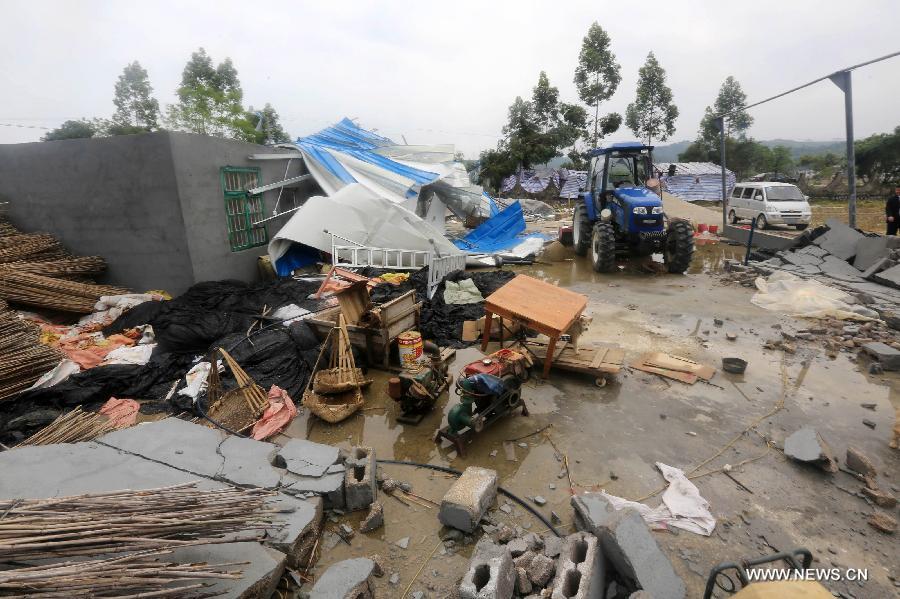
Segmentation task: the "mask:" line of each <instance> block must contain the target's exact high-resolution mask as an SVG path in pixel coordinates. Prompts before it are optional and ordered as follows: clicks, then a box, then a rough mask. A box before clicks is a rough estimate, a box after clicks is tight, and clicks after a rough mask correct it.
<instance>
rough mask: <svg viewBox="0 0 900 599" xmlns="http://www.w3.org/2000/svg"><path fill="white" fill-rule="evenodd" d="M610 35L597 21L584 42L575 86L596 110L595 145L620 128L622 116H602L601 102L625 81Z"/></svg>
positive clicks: (609, 96) (594, 119) (593, 121)
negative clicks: (612, 48)
mask: <svg viewBox="0 0 900 599" xmlns="http://www.w3.org/2000/svg"><path fill="white" fill-rule="evenodd" d="M609 45H610V39H609V34H608V33H606V31H604V30H603V28H602V27H600V25H599V24H597V22H596V21H595V22H594V23H593V24H592V25H591V26H590V28H589V29H588V32H587V35H586V36H584V39H583V40H582V42H581V52H579V54H578V66H577V67H576V68H575V87H576V88H577V89H578V97H579V98H580V99H581V101H582V102H584V103H585V104H587V105H588V106H590V107H592V108H593V109H594V118H593V119H592V120H591V123H592V125H593V129H594V134H593V136H592V137H591V139H590V141H591V144H592V147H596V146H597V143H598V142H599V140H600V139H602V138H603V137H604V136H605V135H608V134H609V133H612V132H614V131H615V130H616V129H618V128H619V125H620V124H621V122H622V117H621V116H620V115H618V114H616V113H612V114H609V115H607V116H606V117H601V116H600V104H601V103H603V102H605V101H606V100H609V99H610V98H611V97H612V95H613V94H614V93H616V89H617V88H618V87H619V82H620V81H621V80H622V75H621V73H620V71H621V66H620V65H619V63H618V62H616V55H615V54H613V52H612V50H610V48H609Z"/></svg>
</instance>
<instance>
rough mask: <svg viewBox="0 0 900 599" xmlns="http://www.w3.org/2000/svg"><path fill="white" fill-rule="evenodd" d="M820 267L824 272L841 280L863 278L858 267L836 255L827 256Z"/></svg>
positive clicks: (850, 280)
mask: <svg viewBox="0 0 900 599" xmlns="http://www.w3.org/2000/svg"><path fill="white" fill-rule="evenodd" d="M819 268H820V269H821V270H822V274H824V275H827V276H829V277H831V278H833V279H837V280H839V281H849V282H854V281H861V280H862V276H861V273H860V272H859V271H858V270H856V268H854V267H853V266H852V265H851V264H849V263H847V262H845V261H844V260H843V259H841V258H837V257H836V256H825V259H824V260H823V261H822V264H820V265H819Z"/></svg>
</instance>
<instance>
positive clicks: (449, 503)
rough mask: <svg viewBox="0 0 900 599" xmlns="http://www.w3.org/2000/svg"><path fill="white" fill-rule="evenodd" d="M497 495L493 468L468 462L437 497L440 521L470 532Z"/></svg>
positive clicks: (495, 476)
mask: <svg viewBox="0 0 900 599" xmlns="http://www.w3.org/2000/svg"><path fill="white" fill-rule="evenodd" d="M496 496H497V472H496V471H495V470H489V469H487V468H479V467H477V466H469V467H468V468H466V469H465V471H464V472H463V473H462V476H460V477H459V478H458V479H457V480H456V482H454V483H453V486H451V487H450V489H449V490H448V491H447V494H446V495H444V499H443V500H442V501H441V511H440V513H439V514H438V519H439V520H440V521H441V524H443V525H445V526H451V527H453V528H456V529H459V530H461V531H463V532H474V531H475V527H477V526H478V523H479V522H480V521H481V518H482V516H484V513H485V512H486V511H487V509H488V507H490V505H491V504H492V503H493V502H494V498H495V497H496Z"/></svg>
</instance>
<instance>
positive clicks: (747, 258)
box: [744, 218, 756, 266]
mask: <svg viewBox="0 0 900 599" xmlns="http://www.w3.org/2000/svg"><path fill="white" fill-rule="evenodd" d="M755 230H756V219H755V218H754V219H753V220H751V221H750V235H749V236H748V237H747V253H746V255H744V266H747V264H748V263H749V262H750V251H751V248H752V247H753V232H754V231H755Z"/></svg>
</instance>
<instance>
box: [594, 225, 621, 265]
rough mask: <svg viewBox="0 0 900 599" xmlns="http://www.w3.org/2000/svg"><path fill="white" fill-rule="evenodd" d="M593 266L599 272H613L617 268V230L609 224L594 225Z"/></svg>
mask: <svg viewBox="0 0 900 599" xmlns="http://www.w3.org/2000/svg"><path fill="white" fill-rule="evenodd" d="M591 266H593V267H594V270H596V271H597V272H612V271H613V269H614V268H615V267H616V230H615V229H614V228H613V226H612V225H610V224H608V223H597V224H596V225H594V235H593V238H592V239H591Z"/></svg>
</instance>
